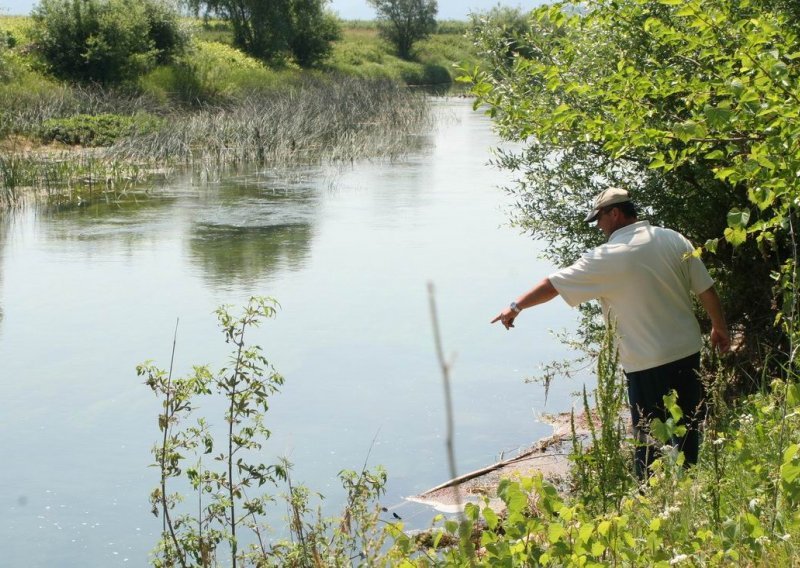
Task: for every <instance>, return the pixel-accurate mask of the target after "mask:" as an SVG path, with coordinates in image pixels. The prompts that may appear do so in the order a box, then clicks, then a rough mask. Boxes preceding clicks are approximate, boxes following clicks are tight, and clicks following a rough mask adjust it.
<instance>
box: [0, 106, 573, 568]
mask: <svg viewBox="0 0 800 568" xmlns="http://www.w3.org/2000/svg"><path fill="white" fill-rule="evenodd" d="M434 108H435V112H436V114H437V117H438V121H437V124H438V126H437V128H436V129H435V131H433V132H431V133H430V134H427V135H425V136H423V137H422V138H421V140H420V142H421V144H420V148H419V149H415V150H412V151H411V153H410V155H408V156H407V157H406V158H405V159H403V160H402V161H398V162H394V163H386V162H370V161H362V162H356V163H354V164H352V165H348V166H347V167H346V168H333V167H330V166H327V167H314V168H301V169H296V170H293V171H289V172H286V171H283V172H279V171H271V170H266V171H257V172H251V173H248V174H240V175H231V176H225V177H224V178H223V179H221V180H220V181H219V182H218V183H211V184H203V185H192V183H191V181H190V179H188V178H187V179H182V180H181V179H179V180H175V181H173V182H171V183H170V184H169V185H168V186H167V187H165V188H163V190H162V191H159V192H158V195H157V196H156V197H153V198H151V199H149V200H146V201H143V202H139V203H128V204H124V205H102V206H87V207H82V208H72V209H69V210H65V211H52V210H46V209H38V210H37V209H33V208H31V209H26V210H24V211H20V212H18V213H16V214H14V215H5V216H4V217H2V218H0V309H2V318H1V319H0V381H1V384H2V391H3V394H2V397H0V421H1V424H2V442H1V443H0V448H1V449H2V458H3V467H2V469H1V470H0V471H1V473H0V503H2V511H3V515H2V519H0V542H2V543H3V554H2V560H0V565H4V566H6V565H7V566H21V565H26V566H117V565H133V566H144V565H146V564H147V557H148V552H149V550H151V549H152V547H153V545H154V543H155V541H156V540H157V533H158V530H159V527H160V523H159V522H158V521H157V520H156V519H155V518H154V517H153V516H152V515H151V514H150V511H149V504H148V494H149V491H150V490H151V488H153V487H154V486H155V485H156V484H157V478H158V477H157V472H156V470H155V469H153V468H148V465H149V464H150V463H151V462H152V457H151V454H150V448H151V446H152V444H153V443H154V442H155V441H156V439H157V438H158V430H157V425H156V416H157V414H158V412H159V404H158V401H157V400H156V399H155V397H154V396H153V395H152V393H151V392H150V390H149V389H148V388H147V387H146V386H145V385H143V384H142V382H141V379H140V378H138V377H137V376H136V373H135V366H136V364H137V363H140V362H142V361H144V360H146V359H155V360H156V361H157V362H158V363H159V364H160V365H161V366H163V367H167V366H168V364H169V356H170V350H171V344H172V334H173V330H174V327H175V322H176V319H177V318H179V319H180V324H179V331H178V347H177V353H176V366H177V368H178V372H179V373H184V372H186V371H187V370H188V369H190V368H191V365H192V364H197V363H210V364H211V365H212V366H214V367H218V366H220V365H222V364H223V363H224V362H225V357H226V356H227V348H226V346H225V345H224V342H223V341H222V336H221V335H220V334H219V332H218V331H217V328H216V321H215V318H214V316H213V315H212V312H213V310H214V309H215V307H217V306H218V305H220V304H223V303H227V304H236V305H241V304H242V303H243V302H244V301H245V300H246V298H248V297H249V296H250V295H253V294H259V295H268V296H274V297H275V298H277V299H278V300H279V302H280V304H281V306H282V308H281V310H280V313H279V315H278V317H277V319H276V320H274V321H270V322H268V323H266V324H265V325H264V326H263V327H262V328H260V329H259V330H258V331H257V332H254V333H252V334H251V335H250V339H251V341H253V342H255V343H258V344H260V345H262V346H263V348H264V350H265V353H266V354H267V355H268V357H269V358H270V360H271V361H272V363H273V364H274V366H275V367H276V368H277V369H278V370H279V371H280V372H281V373H282V374H283V375H284V376H285V377H286V384H285V386H284V388H283V389H282V392H281V394H279V395H277V396H276V397H275V398H274V399H273V403H272V407H271V410H270V411H269V414H268V416H267V426H268V427H269V428H270V429H271V430H272V431H273V437H272V439H271V440H270V442H269V444H268V446H267V448H266V449H265V452H264V454H265V460H268V461H269V460H274V459H275V456H279V455H281V456H287V457H288V458H289V459H290V460H291V461H292V462H294V463H295V469H294V474H293V477H294V479H295V481H297V482H304V483H306V484H308V485H309V486H311V487H312V488H314V489H315V490H317V491H319V492H321V493H323V494H325V495H326V497H327V499H326V503H327V505H328V506H329V507H330V508H331V511H334V510H336V509H337V507H338V505H339V504H340V503H341V501H342V496H341V490H340V489H339V485H338V481H337V478H336V475H337V473H338V472H339V471H340V470H342V469H345V468H351V469H359V468H360V467H361V465H362V464H363V463H364V460H365V459H366V458H367V455H368V453H369V462H370V464H371V465H375V464H383V465H384V466H385V467H386V468H387V469H388V471H389V486H388V489H387V495H386V498H385V499H384V503H385V504H386V505H387V506H389V507H394V506H398V505H399V506H400V508H399V509H395V510H400V511H401V512H402V513H403V514H404V515H405V516H406V520H407V521H408V522H409V524H410V525H412V526H413V525H415V524H418V525H419V526H425V525H427V524H428V522H429V519H430V516H431V512H430V511H429V510H427V509H424V508H420V507H419V506H413V507H412V506H410V505H403V504H402V503H403V498H404V497H406V496H409V495H413V494H415V493H418V492H421V491H423V490H425V489H427V488H429V487H431V486H433V485H436V484H438V483H440V482H442V481H444V480H445V479H447V478H448V477H449V474H448V465H447V461H446V457H445V451H444V429H445V418H444V415H443V406H444V405H443V398H444V396H443V393H442V386H441V378H440V374H439V371H438V365H437V362H436V359H435V354H434V348H433V339H432V333H431V326H430V319H429V313H428V304H427V290H426V283H427V282H428V281H433V282H434V284H435V286H436V291H437V301H438V305H439V312H440V314H439V315H440V321H441V328H442V335H443V339H444V343H445V349H446V350H447V351H448V353H451V354H452V359H453V361H454V363H453V369H452V381H453V389H454V392H453V397H454V405H455V409H456V417H455V423H456V431H457V434H456V453H457V458H458V466H459V470H460V472H462V473H463V472H467V471H471V470H473V469H476V468H478V467H481V466H483V465H486V464H488V463H491V462H492V461H494V460H495V459H496V458H498V457H499V454H500V453H501V452H504V451H512V450H513V449H515V448H517V447H519V446H521V445H526V444H529V443H531V442H533V441H534V440H536V439H537V438H539V437H541V436H543V435H546V434H547V433H549V431H550V430H549V427H547V426H546V425H543V424H541V423H540V422H538V421H537V416H538V415H539V413H542V412H556V411H561V410H564V409H567V408H569V406H570V405H571V402H570V397H569V393H570V392H571V391H573V390H576V389H577V388H579V385H576V384H575V383H563V384H556V385H554V386H553V387H552V388H551V391H550V395H549V399H548V401H547V404H545V398H544V391H543V388H542V387H541V386H539V385H530V384H524V379H525V377H528V376H530V375H531V374H533V373H534V372H535V371H536V369H537V366H538V365H539V363H541V362H543V361H548V360H551V359H554V358H559V357H562V356H564V355H565V354H566V351H565V350H564V348H563V347H561V346H560V345H559V343H558V342H557V341H556V340H555V339H554V338H553V337H551V335H550V334H549V332H548V329H560V328H563V327H565V326H566V327H571V326H573V325H574V321H575V314H574V312H572V311H571V310H569V308H568V307H567V306H566V304H564V303H563V302H561V301H559V300H556V301H554V302H551V303H550V304H547V305H546V306H543V307H541V308H539V309H537V310H536V311H533V312H530V313H526V314H525V315H524V316H523V317H522V318H520V320H519V322H518V324H517V327H516V329H515V330H513V331H511V332H506V331H505V330H504V329H502V328H499V327H497V326H490V325H489V323H488V322H489V319H490V318H491V317H493V316H494V315H495V314H496V313H497V311H498V310H499V309H500V308H502V307H503V306H504V305H506V304H507V302H508V301H510V300H512V299H513V298H514V297H516V295H517V294H518V293H519V292H520V291H522V289H525V288H527V287H529V286H530V285H532V284H533V283H535V282H536V281H538V279H539V278H541V277H542V276H543V275H545V274H546V273H547V271H548V270H550V269H551V267H550V266H548V265H547V264H546V263H543V262H542V261H540V260H538V259H537V245H536V243H534V242H532V241H531V240H530V239H529V238H527V237H525V236H522V235H519V234H518V233H517V232H516V231H515V230H514V229H510V228H508V227H507V226H505V223H506V219H507V208H508V206H509V205H510V201H509V199H508V198H507V197H506V196H505V194H504V193H503V192H502V191H500V190H499V189H498V186H501V185H503V184H504V183H506V182H507V181H508V178H507V174H505V173H502V172H499V171H497V170H495V169H494V168H492V167H490V166H488V165H487V161H488V159H489V158H490V153H489V148H490V147H491V146H492V145H494V144H497V140H496V138H495V137H494V135H493V134H492V132H491V128H490V124H489V121H488V120H487V119H485V118H484V117H482V116H481V115H479V114H475V113H473V112H472V111H471V103H470V102H469V101H465V100H458V99H455V100H449V99H448V100H439V101H437V102H436V103H435V105H434ZM206 410H208V411H209V412H215V411H216V410H217V409H214V408H207V409H206ZM216 416H218V418H216V421H217V422H221V414H220V413H217V415H216ZM211 420H212V421H214V418H213V417H212V418H211ZM373 441H374V443H373ZM370 448H371V450H370ZM276 492H277V490H276ZM281 515H282V512H281V511H278V512H277V513H276V517H275V518H276V521H275V524H277V525H280V518H281Z"/></svg>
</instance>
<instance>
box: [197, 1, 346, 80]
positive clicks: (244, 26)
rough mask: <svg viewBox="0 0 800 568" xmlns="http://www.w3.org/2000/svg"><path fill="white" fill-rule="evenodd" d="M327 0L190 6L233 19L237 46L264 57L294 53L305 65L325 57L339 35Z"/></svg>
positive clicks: (222, 3)
mask: <svg viewBox="0 0 800 568" xmlns="http://www.w3.org/2000/svg"><path fill="white" fill-rule="evenodd" d="M327 1H328V0H269V1H265V0H189V4H190V6H191V7H192V8H193V9H194V10H196V11H199V10H200V9H201V8H204V9H205V11H206V14H214V15H216V16H218V17H220V18H222V19H224V20H227V21H229V22H230V23H231V26H232V27H233V43H234V45H235V46H236V47H238V48H239V49H241V50H242V51H244V52H245V53H248V54H249V55H252V56H253V57H257V58H259V59H261V60H264V61H280V60H281V59H285V58H288V57H293V58H294V59H295V60H296V61H297V63H299V64H300V65H302V66H303V67H310V66H312V65H314V64H316V63H319V62H320V61H322V60H324V59H325V58H326V57H327V56H328V55H330V52H331V49H332V47H331V43H332V42H333V41H335V40H337V39H339V37H340V34H341V31H340V27H339V23H338V20H336V18H335V17H334V16H333V15H332V14H330V13H329V12H327V11H326V9H325V4H326V3H327Z"/></svg>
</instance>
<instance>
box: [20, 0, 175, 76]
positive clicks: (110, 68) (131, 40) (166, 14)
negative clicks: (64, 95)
mask: <svg viewBox="0 0 800 568" xmlns="http://www.w3.org/2000/svg"><path fill="white" fill-rule="evenodd" d="M32 16H33V22H34V25H33V30H32V35H33V39H34V44H35V46H36V48H37V50H38V51H39V53H40V54H41V56H42V58H43V59H44V61H45V63H46V64H47V65H48V67H49V68H50V70H51V71H52V73H53V74H54V75H56V76H57V77H60V78H62V79H74V80H78V81H93V82H99V83H118V82H121V81H126V80H131V79H133V78H135V77H136V76H137V75H138V74H140V73H142V72H144V71H146V70H148V69H149V68H151V67H152V66H153V65H155V64H156V63H157V62H166V61H168V60H170V59H171V58H172V57H173V56H174V55H176V54H177V53H179V52H180V51H181V50H182V49H183V47H184V46H185V44H186V39H187V37H186V35H185V33H184V32H183V31H182V30H181V28H180V25H179V22H178V15H177V13H176V11H175V10H174V9H172V8H171V7H170V6H169V5H167V4H165V3H162V2H160V1H159V0H145V1H137V0H42V2H41V3H40V4H39V5H38V6H37V7H36V8H35V9H34V10H33V13H32Z"/></svg>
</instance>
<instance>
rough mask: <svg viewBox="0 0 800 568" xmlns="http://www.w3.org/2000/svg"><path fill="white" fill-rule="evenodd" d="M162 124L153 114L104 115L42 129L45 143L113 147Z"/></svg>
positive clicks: (55, 122) (58, 122)
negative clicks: (117, 141)
mask: <svg viewBox="0 0 800 568" xmlns="http://www.w3.org/2000/svg"><path fill="white" fill-rule="evenodd" d="M160 123H161V121H160V120H159V119H158V118H156V117H154V116H152V115H149V114H138V115H135V116H120V115H116V114H100V115H96V116H92V115H86V114H79V115H76V116H71V117H69V118H51V119H48V120H45V121H44V123H43V124H42V128H41V134H40V136H41V139H42V141H43V142H54V141H55V142H62V143H64V144H69V145H76V144H80V145H82V146H110V145H111V144H113V143H114V142H115V141H116V140H117V139H118V138H120V137H122V136H129V135H131V134H134V133H136V132H138V133H143V134H144V133H147V132H153V131H155V130H156V129H157V128H158V126H159V124H160Z"/></svg>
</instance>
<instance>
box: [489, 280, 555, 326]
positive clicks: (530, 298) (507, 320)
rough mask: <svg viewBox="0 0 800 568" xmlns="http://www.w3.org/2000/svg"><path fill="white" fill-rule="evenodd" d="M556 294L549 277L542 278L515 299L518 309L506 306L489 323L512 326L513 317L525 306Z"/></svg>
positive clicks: (551, 297) (532, 304)
mask: <svg viewBox="0 0 800 568" xmlns="http://www.w3.org/2000/svg"><path fill="white" fill-rule="evenodd" d="M556 296H558V292H557V291H556V289H555V288H554V287H553V284H552V283H551V282H550V279H548V278H544V279H543V280H542V281H541V282H539V283H538V284H537V285H536V286H534V287H533V288H531V289H530V290H528V291H527V292H525V293H524V294H523V295H522V296H520V297H518V298H517V300H516V305H517V306H516V307H517V310H518V311H514V310H513V309H511V307H510V306H509V307H507V308H506V309H504V310H503V311H502V312H500V313H499V314H498V315H497V316H496V317H495V318H494V319H493V320H492V321H491V323H495V322H498V321H499V322H500V323H502V324H503V326H504V327H505V328H506V329H509V328H512V327H514V319H515V318H516V317H517V315H519V311H521V310H524V309H525V308H530V307H532V306H535V305H537V304H543V303H545V302H547V301H550V300H552V299H553V298H555V297H556Z"/></svg>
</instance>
